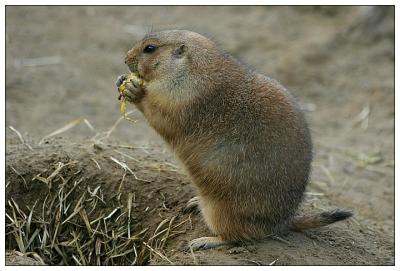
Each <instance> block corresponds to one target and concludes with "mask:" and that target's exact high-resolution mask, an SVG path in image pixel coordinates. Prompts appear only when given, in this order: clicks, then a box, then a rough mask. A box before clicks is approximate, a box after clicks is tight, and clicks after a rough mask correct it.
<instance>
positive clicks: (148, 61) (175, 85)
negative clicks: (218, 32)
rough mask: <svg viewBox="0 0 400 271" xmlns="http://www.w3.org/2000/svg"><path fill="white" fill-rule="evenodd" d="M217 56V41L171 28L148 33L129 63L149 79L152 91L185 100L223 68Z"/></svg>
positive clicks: (128, 57)
mask: <svg viewBox="0 0 400 271" xmlns="http://www.w3.org/2000/svg"><path fill="white" fill-rule="evenodd" d="M217 55H218V50H217V48H216V46H215V45H214V43H213V42H211V41H210V40H209V39H207V38H205V37H203V36H202V35H200V34H197V33H194V32H190V31H185V30H169V31H161V32H156V33H151V34H148V35H147V36H146V37H145V38H144V39H143V40H141V41H140V42H138V43H137V44H135V45H134V47H133V48H132V49H131V50H129V51H128V53H127V55H126V58H125V64H127V65H128V67H129V69H130V70H131V72H136V73H138V74H139V75H140V77H142V78H143V79H144V80H145V81H146V85H147V86H148V87H149V92H151V91H152V89H153V90H157V92H158V95H161V94H163V95H164V96H170V98H172V96H173V98H174V99H183V100H185V99H190V98H192V96H193V95H196V91H198V90H201V89H205V88H206V86H205V85H204V84H207V78H208V79H210V78H209V77H210V76H209V74H211V73H213V71H214V72H215V70H218V69H219V68H218V67H217V66H218V65H215V61H213V59H215V58H216V57H217ZM153 92H154V91H153ZM153 94H154V93H153ZM171 95H172V96H171Z"/></svg>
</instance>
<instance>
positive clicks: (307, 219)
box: [290, 209, 353, 231]
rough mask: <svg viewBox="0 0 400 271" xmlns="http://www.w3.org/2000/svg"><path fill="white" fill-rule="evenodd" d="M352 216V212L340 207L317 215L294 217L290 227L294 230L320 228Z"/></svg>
mask: <svg viewBox="0 0 400 271" xmlns="http://www.w3.org/2000/svg"><path fill="white" fill-rule="evenodd" d="M351 216H353V213H352V212H350V211H346V210H339V209H337V210H333V211H328V212H322V213H319V214H315V215H299V216H295V217H294V218H293V221H292V225H291V227H290V229H291V230H293V231H302V230H306V229H313V228H319V227H323V226H326V225H329V224H332V223H335V222H337V221H340V220H344V219H347V218H349V217H351Z"/></svg>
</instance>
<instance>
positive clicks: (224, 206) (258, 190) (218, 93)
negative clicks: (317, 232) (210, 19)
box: [117, 30, 352, 250]
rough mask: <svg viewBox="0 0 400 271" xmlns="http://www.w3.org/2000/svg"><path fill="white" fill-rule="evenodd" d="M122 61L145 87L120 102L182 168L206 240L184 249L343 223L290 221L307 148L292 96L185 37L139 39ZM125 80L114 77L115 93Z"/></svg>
mask: <svg viewBox="0 0 400 271" xmlns="http://www.w3.org/2000/svg"><path fill="white" fill-rule="evenodd" d="M125 63H126V64H127V65H128V67H129V69H130V71H131V72H132V73H135V74H138V76H139V77H140V78H142V79H143V80H144V82H145V84H144V85H143V86H138V85H135V84H134V83H133V82H132V84H128V85H129V87H128V91H127V92H126V99H127V100H128V101H130V102H132V103H134V104H135V105H136V106H137V108H138V109H139V110H140V111H141V112H142V113H143V114H144V116H145V118H146V119H147V121H148V123H149V124H150V125H151V126H152V127H153V128H154V129H155V130H156V131H157V132H158V133H159V134H160V135H161V136H162V137H163V138H164V140H165V141H166V142H167V143H168V144H169V145H170V147H171V148H172V149H173V150H174V152H175V154H176V156H177V157H178V158H179V159H180V161H181V162H182V163H183V165H184V167H185V169H186V171H187V172H188V174H189V175H190V177H191V180H192V182H193V184H194V186H195V188H196V191H197V194H198V196H197V197H195V198H194V199H192V200H191V201H189V203H188V205H189V206H193V205H196V204H198V206H199V208H200V210H201V213H202V216H203V218H204V221H205V222H206V224H207V225H208V227H209V228H210V230H211V231H212V232H213V234H214V235H215V236H213V237H201V238H197V239H194V240H193V241H191V244H190V245H191V246H192V248H193V249H195V250H196V249H207V248H212V247H216V246H219V245H223V244H226V243H229V242H236V241H241V240H256V239H260V238H263V237H266V236H267V235H269V234H276V233H280V232H283V231H286V230H288V229H292V230H302V229H307V228H315V227H320V226H324V225H327V224H330V223H333V222H336V221H339V220H343V219H346V218H348V217H350V216H351V215H352V213H351V212H349V211H342V210H334V211H330V212H323V213H320V214H315V215H297V216H296V211H297V209H298V206H299V204H300V203H301V200H302V198H303V194H304V191H305V189H306V185H307V182H308V179H309V175H310V166H311V161H312V142H311V137H310V133H309V129H308V125H307V122H306V120H305V118H304V116H303V113H302V112H301V110H300V109H299V106H298V105H297V104H296V102H295V100H294V99H293V98H292V96H291V94H290V93H289V92H288V91H287V90H286V89H285V88H284V87H283V86H282V85H281V84H279V83H278V82H277V81H275V80H273V79H270V78H268V77H267V76H264V75H262V74H259V73H257V72H255V71H253V70H250V69H249V68H247V67H246V66H244V65H243V64H241V63H240V62H238V61H237V60H236V59H234V58H233V57H232V56H230V55H229V54H227V53H225V52H223V51H222V50H220V49H219V48H218V47H217V45H216V44H215V43H213V42H212V41H211V40H209V39H207V38H205V37H204V36H202V35H200V34H197V33H194V32H190V31H184V30H170V31H162V32H156V33H151V34H148V35H147V36H146V37H145V38H144V39H143V40H142V41H140V42H139V43H138V44H136V45H135V46H134V47H133V48H132V49H131V50H129V52H128V53H127V56H126V59H125ZM124 78H126V76H121V77H120V78H119V80H118V82H117V85H118V86H119V85H120V84H121V82H122V81H123V80H124Z"/></svg>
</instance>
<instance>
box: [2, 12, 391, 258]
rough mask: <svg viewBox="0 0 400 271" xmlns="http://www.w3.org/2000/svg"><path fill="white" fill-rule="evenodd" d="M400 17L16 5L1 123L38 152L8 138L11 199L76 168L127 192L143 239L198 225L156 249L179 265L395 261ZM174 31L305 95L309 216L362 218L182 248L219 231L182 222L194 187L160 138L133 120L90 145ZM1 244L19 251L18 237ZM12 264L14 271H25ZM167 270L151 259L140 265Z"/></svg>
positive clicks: (88, 181)
mask: <svg viewBox="0 0 400 271" xmlns="http://www.w3.org/2000/svg"><path fill="white" fill-rule="evenodd" d="M393 15H394V10H393V8H385V7H379V8H377V9H371V8H369V7H173V6H170V7H134V6H131V7H11V6H8V7H7V8H6V126H7V127H9V126H12V127H14V128H15V129H17V130H18V131H19V132H20V133H21V134H22V136H23V138H24V139H25V140H26V142H27V144H29V146H31V148H32V150H31V149H30V148H29V147H28V146H27V144H25V145H24V144H22V143H21V141H20V140H19V138H18V136H17V135H16V133H15V132H14V131H12V130H11V129H8V128H7V133H6V138H7V139H6V180H5V181H6V185H7V189H6V200H10V199H11V198H13V199H15V201H16V202H18V204H19V205H20V206H21V208H25V207H27V206H28V207H30V206H32V204H33V203H34V202H35V201H36V200H43V198H44V195H45V193H46V191H47V190H46V189H47V188H46V187H44V186H43V187H42V186H41V184H40V182H38V181H37V180H36V181H35V180H34V181H32V179H33V178H34V177H35V176H37V174H39V173H43V172H45V171H46V170H47V171H50V170H54V166H55V164H57V163H58V162H60V161H63V162H66V161H69V160H74V161H77V164H76V172H78V171H79V174H77V176H79V177H80V178H81V177H84V178H85V185H89V186H90V187H96V186H98V185H100V186H101V189H102V191H103V192H104V196H105V197H106V198H107V197H109V198H112V197H114V196H115V194H116V193H117V191H118V190H119V189H120V188H121V187H122V190H121V189H120V191H122V197H123V198H124V197H126V196H127V195H128V194H129V193H134V194H135V205H134V213H135V227H136V229H137V230H138V231H139V230H140V229H145V228H149V229H150V230H149V232H151V231H154V228H155V227H157V225H159V224H160V222H161V221H163V220H164V219H171V218H172V217H174V216H176V221H185V220H187V221H189V222H187V223H184V224H183V225H182V227H181V228H180V229H179V231H177V232H176V234H174V236H171V238H169V239H168V242H167V243H166V245H165V247H163V249H162V251H161V252H162V253H163V255H165V256H166V257H167V259H168V260H169V261H171V262H172V263H174V264H178V265H192V264H204V265H268V264H274V265H393V264H394V32H393V31H394V25H393V24H394V16H393ZM21 18H23V20H22V19H21ZM25 22H28V23H25ZM171 28H184V29H190V30H194V31H197V32H200V33H203V34H205V35H207V36H209V37H211V38H213V39H214V40H215V41H216V42H217V43H218V44H219V45H220V46H221V47H223V48H224V49H225V50H226V51H228V52H230V53H232V54H233V55H234V56H236V57H238V58H239V59H240V60H241V61H243V62H245V63H248V64H250V65H251V66H252V67H254V68H255V69H257V70H258V71H260V72H262V73H265V74H267V75H269V76H270V77H273V78H275V79H277V80H278V81H280V82H281V83H282V84H283V85H285V86H286V87H287V88H288V89H289V90H290V91H291V92H292V93H293V94H294V95H295V96H296V97H297V98H298V100H299V102H300V103H301V105H302V106H303V108H304V111H305V112H306V115H307V117H308V119H309V122H310V127H311V130H312V136H313V139H314V145H315V147H314V153H315V158H314V162H313V171H312V177H311V181H310V185H309V187H308V190H307V194H306V196H305V200H304V203H303V205H302V207H301V210H300V212H313V211H314V212H315V211H320V210H326V209H333V208H346V209H351V210H353V211H354V214H355V215H354V218H353V219H350V220H348V221H344V222H339V223H337V224H334V225H331V226H329V227H325V228H321V229H317V230H310V231H307V232H302V233H290V234H289V235H287V236H282V238H281V240H279V239H266V240H262V241H260V242H257V243H254V244H243V245H238V246H226V247H220V248H217V249H214V250H208V251H199V252H195V253H190V252H186V251H185V250H184V248H185V247H186V246H187V242H188V241H189V240H191V239H193V238H197V237H201V236H207V235H210V233H209V231H208V229H207V227H206V226H205V224H204V223H203V222H202V220H201V217H200V216H199V214H195V213H192V214H189V213H184V212H183V207H184V206H185V203H186V202H187V201H188V200H189V199H190V198H191V197H193V196H195V194H194V190H193V189H192V187H191V184H190V180H189V178H188V177H187V176H186V175H184V174H183V173H181V172H180V170H179V166H178V165H179V163H178V162H177V161H176V160H175V159H174V157H173V156H172V155H171V153H170V151H169V150H168V149H167V148H166V145H165V144H164V143H163V142H162V140H161V139H160V137H159V136H158V135H157V134H156V133H155V132H154V131H153V130H152V129H151V128H150V127H149V126H148V125H147V124H146V121H145V120H144V119H143V117H142V116H141V115H140V113H139V112H137V111H135V112H134V113H133V114H132V115H131V117H132V118H135V119H138V120H139V121H138V122H137V123H131V122H128V121H125V120H123V121H121V122H120V123H119V125H117V126H116V128H115V129H114V130H113V132H112V133H111V134H110V135H109V136H108V138H107V139H105V140H103V141H102V142H101V144H99V143H98V142H97V143H96V140H94V136H96V135H99V134H100V133H101V132H104V131H108V130H109V129H110V128H111V127H112V126H113V124H114V123H115V121H116V120H117V119H118V118H119V117H120V112H119V102H118V100H117V90H116V88H115V86H114V82H115V80H116V78H117V76H118V75H120V74H122V73H125V72H126V67H125V66H124V63H123V58H124V54H125V53H126V51H127V50H128V49H129V48H130V46H131V45H132V44H134V43H135V42H136V41H137V40H139V39H140V38H141V37H142V36H143V35H144V34H145V33H146V32H148V31H150V30H151V29H154V30H159V29H171ZM48 57H51V58H48ZM130 109H131V110H134V108H133V107H131V108H130ZM79 118H82V119H86V120H87V121H89V123H90V124H91V125H92V126H93V129H89V128H88V126H87V125H85V124H84V122H81V123H80V124H78V125H76V126H74V127H73V128H71V129H69V130H67V131H65V132H63V133H61V134H59V135H57V136H54V137H53V136H52V137H50V138H48V139H45V140H42V141H41V139H42V138H43V137H45V136H47V135H49V134H50V133H51V132H53V131H56V130H57V129H60V128H61V127H64V126H65V125H66V124H67V123H69V122H71V121H73V120H76V119H79ZM40 141H41V142H40ZM39 142H40V143H41V144H39ZM127 146H130V147H129V148H128V147H127ZM127 155H128V156H127ZM110 157H114V158H116V159H118V160H119V161H124V162H125V163H126V165H127V166H129V168H130V169H132V171H133V172H134V173H135V175H136V177H135V176H134V175H133V174H127V175H126V178H125V179H124V182H123V183H122V186H121V187H120V185H121V180H122V176H123V174H124V171H123V169H122V168H121V166H120V165H118V164H117V163H115V162H114V161H113V160H112V159H110ZM132 158H134V159H132ZM94 160H95V161H96V162H97V163H98V164H99V166H100V168H99V167H98V166H97V165H96V163H95V162H94ZM63 174H66V175H68V174H69V173H68V172H63ZM70 174H72V173H70ZM70 177H71V178H72V179H73V178H75V177H74V176H73V175H71V176H70ZM24 180H25V182H27V185H25V183H24ZM143 180H146V181H143ZM41 187H42V188H41ZM6 202H7V201H6ZM24 206H25V207H24ZM110 207H111V206H99V208H100V209H104V210H108V209H107V208H110ZM6 208H8V207H7V206H6ZM99 211H101V210H99ZM189 217H190V219H189ZM6 240H9V239H6ZM6 247H7V249H8V250H9V251H10V252H9V253H12V252H11V251H12V250H18V247H17V246H16V245H15V243H13V242H11V241H10V240H9V241H8V242H7V244H6ZM10 255H12V254H8V256H7V259H8V264H18V263H17V262H15V261H12V260H9V259H10ZM16 255H17V256H16V257H20V256H21V255H20V253H17V254H16ZM30 259H33V258H30ZM30 259H29V260H30ZM33 260H34V259H33ZM169 261H167V260H166V259H165V258H163V257H160V256H158V255H156V254H155V253H152V254H151V255H150V258H148V259H147V260H146V261H144V262H143V264H156V265H163V264H170V262H169ZM45 263H46V264H60V263H55V262H49V261H47V262H46V260H45ZM24 264H31V263H29V262H26V263H24Z"/></svg>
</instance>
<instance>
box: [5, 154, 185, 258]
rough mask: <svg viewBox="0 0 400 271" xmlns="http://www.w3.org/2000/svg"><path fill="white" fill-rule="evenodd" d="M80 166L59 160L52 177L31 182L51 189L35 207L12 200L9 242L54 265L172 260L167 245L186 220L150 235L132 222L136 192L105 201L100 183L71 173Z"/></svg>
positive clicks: (163, 225) (164, 224) (170, 221)
mask: <svg viewBox="0 0 400 271" xmlns="http://www.w3.org/2000/svg"><path fill="white" fill-rule="evenodd" d="M76 170H77V161H70V162H68V163H65V164H64V163H62V162H59V163H57V164H55V165H53V166H52V168H51V169H49V170H47V171H45V173H48V176H43V175H44V173H42V174H38V175H37V176H35V177H34V178H32V179H31V180H27V181H28V182H38V181H39V182H41V183H43V184H45V185H46V186H47V189H48V191H47V193H46V197H43V196H42V195H38V199H37V200H36V202H35V203H34V204H33V205H32V206H20V205H19V204H18V203H17V202H16V201H14V199H12V198H11V199H10V200H9V201H8V206H7V209H6V237H7V241H8V243H9V244H15V245H16V247H17V248H18V251H19V252H21V253H22V254H24V255H29V254H33V255H35V256H36V258H38V259H40V261H42V262H45V263H47V264H52V265H56V264H63V265H132V264H137V265H143V264H146V263H147V262H148V261H149V260H150V259H151V258H152V257H159V258H160V259H162V260H163V261H165V263H169V264H173V262H172V261H170V260H169V259H168V258H167V257H166V256H165V255H164V253H163V252H162V251H163V248H164V247H165V244H166V242H167V241H168V239H169V238H171V237H173V236H175V235H177V234H179V233H182V231H178V230H179V228H180V227H181V226H182V225H183V224H185V223H186V222H188V220H185V221H182V222H180V223H176V222H175V217H172V218H170V219H164V220H163V221H162V222H161V223H160V224H159V225H158V227H157V228H156V230H155V231H154V233H150V232H148V231H149V229H148V228H144V229H143V228H141V227H140V226H138V223H135V221H134V220H133V212H134V211H135V210H133V209H132V193H129V194H128V195H127V196H126V198H127V200H126V202H120V201H116V200H113V199H109V200H106V199H105V198H104V196H103V191H102V188H101V186H100V185H99V186H97V187H95V188H91V187H90V186H89V185H88V183H87V181H86V178H83V177H80V178H78V177H76V178H74V177H71V176H73V175H72V174H71V173H70V172H76ZM63 176H64V177H63ZM100 205H101V206H100ZM105 206H106V207H107V208H105ZM99 207H100V208H99Z"/></svg>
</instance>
